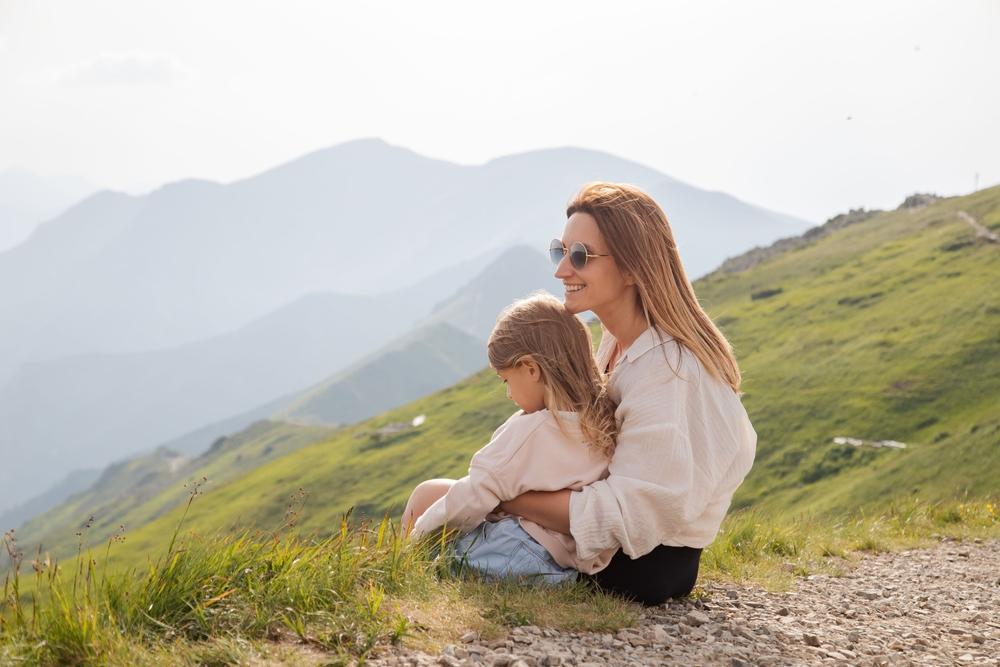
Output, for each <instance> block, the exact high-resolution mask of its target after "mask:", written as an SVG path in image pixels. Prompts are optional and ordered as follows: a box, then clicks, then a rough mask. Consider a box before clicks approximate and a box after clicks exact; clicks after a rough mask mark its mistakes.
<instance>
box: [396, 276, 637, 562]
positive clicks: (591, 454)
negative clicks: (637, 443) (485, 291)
mask: <svg viewBox="0 0 1000 667" xmlns="http://www.w3.org/2000/svg"><path fill="white" fill-rule="evenodd" d="M487 349H488V356H489V361H490V366H491V367H492V368H493V369H494V370H496V372H497V375H498V376H500V378H501V379H502V380H503V382H504V384H506V385H507V396H508V398H510V399H511V400H513V401H514V402H515V403H516V404H517V405H518V406H519V407H520V408H521V409H520V410H519V411H517V412H515V413H514V414H513V415H512V416H511V417H510V418H509V419H508V420H507V421H506V422H504V424H503V425H502V426H501V427H500V428H498V429H497V430H496V432H494V433H493V438H492V439H491V440H490V442H489V443H488V444H487V445H486V446H485V447H483V448H482V449H480V450H479V451H478V452H476V454H475V455H474V456H473V457H472V461H471V462H470V464H469V474H468V475H466V476H465V477H463V478H462V479H460V480H457V481H453V480H443V479H438V480H429V481H427V482H423V483H422V484H420V485H419V486H417V488H416V489H414V491H413V493H412V494H411V496H410V499H409V501H408V502H407V505H406V509H405V511H404V512H403V528H404V532H410V534H411V535H414V536H420V535H425V534H427V533H430V532H432V531H436V530H439V529H440V528H441V527H442V526H446V527H447V528H448V529H453V528H454V529H457V530H459V531H460V532H463V533H466V534H465V535H463V536H462V537H461V538H459V540H458V542H457V543H456V548H457V549H458V553H459V555H460V556H463V557H464V561H465V563H466V564H467V565H468V566H469V567H471V568H473V569H475V570H478V571H479V572H481V573H482V574H485V575H487V576H494V577H495V576H518V577H521V576H530V575H540V576H541V577H543V578H544V579H545V580H547V581H562V580H565V579H572V578H575V577H576V572H577V571H581V572H585V573H587V574H592V573H594V572H597V571H599V570H601V569H602V568H603V567H604V566H606V565H607V564H608V562H609V560H610V558H611V556H612V555H613V554H614V551H615V550H614V549H609V550H608V551H607V552H605V553H600V554H598V555H597V556H595V557H593V558H590V559H585V560H584V559H580V558H578V557H577V555H576V545H575V543H574V541H573V538H572V537H571V536H569V535H565V534H562V533H557V532H555V531H552V530H548V529H546V528H543V527H542V526H540V525H538V524H536V523H533V522H531V521H528V520H527V519H523V518H519V517H512V516H511V515H506V516H502V515H500V514H497V513H496V512H495V510H496V509H497V506H498V505H499V504H500V503H501V502H503V501H506V500H510V499H512V498H515V497H517V496H518V495H520V494H522V493H524V492H525V491H556V490H559V489H580V488H582V487H583V486H584V485H586V484H589V483H591V482H593V481H595V480H598V479H603V478H605V477H607V475H608V461H609V460H610V459H611V455H612V453H613V452H614V447H615V436H616V433H617V425H616V423H615V404H614V402H613V401H612V400H611V398H610V397H608V395H607V393H606V391H605V388H604V383H603V379H602V377H601V374H600V372H599V371H598V369H597V364H596V362H595V361H594V355H593V350H592V347H591V340H590V334H589V333H588V331H587V328H586V327H585V326H584V324H583V322H582V321H580V319H579V318H577V317H576V316H574V315H571V314H570V313H569V312H567V311H566V309H565V308H564V307H563V305H562V303H560V302H559V300H557V299H556V298H555V297H553V296H550V295H547V294H543V295H535V296H532V297H529V298H527V299H523V300H521V301H516V302H515V303H514V304H512V305H511V306H509V307H508V308H507V309H505V310H504V311H503V312H502V313H501V314H500V317H499V318H498V320H497V324H496V327H495V328H494V329H493V333H492V334H491V335H490V339H489V343H488V348H487ZM484 522H485V523H484ZM473 529H475V530H473ZM470 531H471V532H470Z"/></svg>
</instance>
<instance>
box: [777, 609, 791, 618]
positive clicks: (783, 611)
mask: <svg viewBox="0 0 1000 667" xmlns="http://www.w3.org/2000/svg"><path fill="white" fill-rule="evenodd" d="M790 613H791V612H789V611H788V607H782V608H781V609H779V610H778V611H777V614H778V616H788V614H790Z"/></svg>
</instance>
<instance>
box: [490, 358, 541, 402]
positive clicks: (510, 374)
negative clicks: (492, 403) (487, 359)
mask: <svg viewBox="0 0 1000 667" xmlns="http://www.w3.org/2000/svg"><path fill="white" fill-rule="evenodd" d="M497 375H499V376H500V378H501V379H502V380H503V382H504V384H505V385H507V398H509V399H510V400H512V401H514V402H515V403H517V406H518V407H519V408H521V409H522V410H524V411H525V412H537V411H538V410H542V409H544V408H545V383H544V382H543V381H542V373H541V370H540V369H539V368H538V364H537V363H535V362H534V361H530V360H522V361H521V362H519V363H517V364H515V365H514V366H513V367H511V368H501V369H499V370H498V371H497Z"/></svg>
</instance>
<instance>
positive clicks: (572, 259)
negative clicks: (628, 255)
mask: <svg viewBox="0 0 1000 667" xmlns="http://www.w3.org/2000/svg"><path fill="white" fill-rule="evenodd" d="M567 252H568V253H569V263H570V264H572V265H573V268H574V269H576V270H577V271H579V270H580V269H582V268H583V267H585V266H587V260H588V259H590V258H591V257H610V256H611V255H598V254H595V253H592V252H590V251H589V250H588V249H587V246H585V245H583V242H581V241H574V242H573V243H571V244H570V246H569V250H567V249H566V246H564V245H563V242H562V241H560V240H559V239H552V243H550V244H549V259H551V260H552V263H553V264H556V265H558V264H559V262H561V261H562V260H563V257H565V256H566V253H567Z"/></svg>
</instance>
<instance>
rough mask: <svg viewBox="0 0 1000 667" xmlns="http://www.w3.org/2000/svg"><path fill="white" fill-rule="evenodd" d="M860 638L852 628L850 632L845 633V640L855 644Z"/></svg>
mask: <svg viewBox="0 0 1000 667" xmlns="http://www.w3.org/2000/svg"><path fill="white" fill-rule="evenodd" d="M860 639H861V635H860V634H858V633H857V632H855V631H854V630H851V631H850V632H848V633H847V641H849V642H851V643H852V644H857V643H858V641H860Z"/></svg>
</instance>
